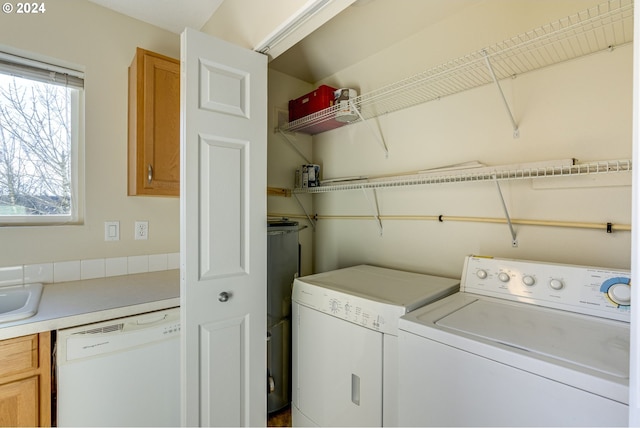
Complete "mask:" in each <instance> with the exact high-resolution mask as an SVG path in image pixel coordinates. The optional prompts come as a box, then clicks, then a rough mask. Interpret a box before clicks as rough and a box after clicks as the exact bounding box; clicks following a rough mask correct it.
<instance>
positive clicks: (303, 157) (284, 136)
mask: <svg viewBox="0 0 640 428" xmlns="http://www.w3.org/2000/svg"><path fill="white" fill-rule="evenodd" d="M278 132H279V133H280V135H282V137H283V138H284V139H285V141H286V142H287V143H289V145H290V146H291V148H293V150H295V151H296V153H298V155H300V157H301V158H302V159H304V161H305V163H307V164H310V163H311V161H310V160H309V159H307V157H306V156H305V155H304V154H303V153H302V152H301V151H300V149H298V148H297V147H296V145H295V144H293V141H291V140H290V139H289V137H287V134H285V133H284V132H283V131H282V129H280V128H278Z"/></svg>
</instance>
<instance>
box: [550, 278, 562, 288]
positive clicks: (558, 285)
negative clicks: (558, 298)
mask: <svg viewBox="0 0 640 428" xmlns="http://www.w3.org/2000/svg"><path fill="white" fill-rule="evenodd" d="M549 287H551V288H553V289H554V290H562V289H563V288H564V283H563V282H562V281H560V280H559V279H555V278H554V279H552V280H551V281H549Z"/></svg>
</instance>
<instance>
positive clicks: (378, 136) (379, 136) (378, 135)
mask: <svg viewBox="0 0 640 428" xmlns="http://www.w3.org/2000/svg"><path fill="white" fill-rule="evenodd" d="M349 106H350V107H351V110H352V111H355V112H356V114H357V115H358V117H359V118H360V121H361V122H364V124H365V125H366V126H367V128H368V129H369V131H371V133H372V134H373V136H374V137H376V140H378V142H379V143H380V145H381V146H382V150H384V157H385V158H387V159H388V158H389V149H388V148H387V143H385V141H384V138H383V137H382V133H380V132H375V131H374V130H373V128H371V125H370V124H369V122H367V121H366V120H364V117H363V116H362V113H360V109H358V108H357V107H356V105H355V103H354V102H353V100H351V99H350V100H349Z"/></svg>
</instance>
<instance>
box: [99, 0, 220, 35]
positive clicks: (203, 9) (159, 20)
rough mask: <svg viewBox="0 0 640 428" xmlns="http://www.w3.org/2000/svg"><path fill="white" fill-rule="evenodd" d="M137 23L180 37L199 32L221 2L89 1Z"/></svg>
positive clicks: (165, 0) (181, 0)
mask: <svg viewBox="0 0 640 428" xmlns="http://www.w3.org/2000/svg"><path fill="white" fill-rule="evenodd" d="M89 1H91V2H93V3H96V4H99V5H100V6H104V7H106V8H109V9H112V10H115V11H116V12H120V13H122V14H124V15H127V16H130V17H132V18H135V19H138V20H140V21H144V22H147V23H149V24H153V25H155V26H157V27H160V28H164V29H165V30H169V31H171V32H173V33H176V34H180V33H182V31H183V30H184V29H185V28H186V27H190V28H195V29H196V30H199V29H200V28H202V26H203V25H204V24H205V23H206V22H207V21H209V18H211V15H213V13H214V12H215V11H216V9H218V6H220V4H221V3H222V1H223V0H89Z"/></svg>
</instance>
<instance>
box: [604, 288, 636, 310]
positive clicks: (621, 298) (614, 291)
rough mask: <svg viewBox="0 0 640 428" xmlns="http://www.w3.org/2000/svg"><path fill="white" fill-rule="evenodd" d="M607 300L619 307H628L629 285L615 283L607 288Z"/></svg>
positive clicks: (629, 300) (629, 301)
mask: <svg viewBox="0 0 640 428" xmlns="http://www.w3.org/2000/svg"><path fill="white" fill-rule="evenodd" d="M607 294H608V295H609V298H610V299H611V301H613V303H616V304H618V305H621V306H628V305H629V303H631V287H629V284H623V283H620V282H619V283H617V284H613V285H612V286H611V287H609V291H607Z"/></svg>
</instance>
